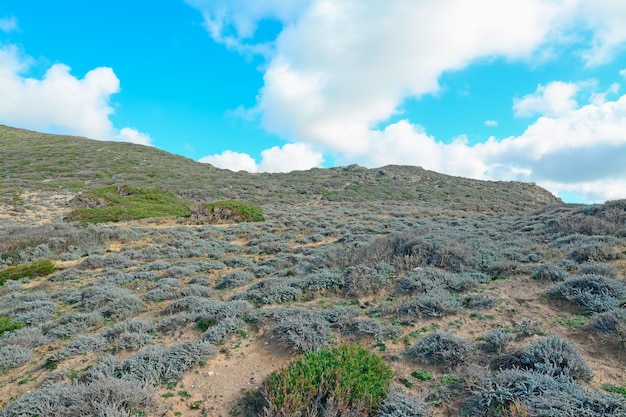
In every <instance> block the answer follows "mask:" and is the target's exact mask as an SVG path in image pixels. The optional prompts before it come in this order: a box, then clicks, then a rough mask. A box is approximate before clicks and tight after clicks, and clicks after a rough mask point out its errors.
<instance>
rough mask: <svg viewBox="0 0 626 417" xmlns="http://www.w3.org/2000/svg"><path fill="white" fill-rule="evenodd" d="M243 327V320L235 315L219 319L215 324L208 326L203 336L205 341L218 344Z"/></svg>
mask: <svg viewBox="0 0 626 417" xmlns="http://www.w3.org/2000/svg"><path fill="white" fill-rule="evenodd" d="M244 328H245V323H244V321H243V320H241V319H238V318H235V317H228V318H225V319H224V320H222V321H220V322H219V323H218V324H216V325H215V326H212V327H209V328H208V329H207V330H206V332H205V333H204V336H203V338H204V340H206V341H207V342H210V343H213V344H214V345H219V344H222V343H224V342H226V341H227V340H228V339H229V338H230V337H232V336H233V335H235V334H238V333H240V332H241V330H243V329H244Z"/></svg>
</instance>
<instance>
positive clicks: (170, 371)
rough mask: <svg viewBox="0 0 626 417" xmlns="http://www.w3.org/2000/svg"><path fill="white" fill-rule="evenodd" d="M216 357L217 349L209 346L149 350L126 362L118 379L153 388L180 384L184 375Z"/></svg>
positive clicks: (182, 345)
mask: <svg viewBox="0 0 626 417" xmlns="http://www.w3.org/2000/svg"><path fill="white" fill-rule="evenodd" d="M214 353H215V350H214V348H213V346H212V345H211V344H210V343H207V342H197V341H192V342H184V343H180V344H178V345H174V346H172V347H171V348H165V347H162V346H148V347H146V348H144V349H142V350H140V351H139V352H137V353H136V354H134V355H133V356H131V357H129V358H128V359H126V360H125V361H124V362H123V363H122V364H121V365H120V367H119V369H118V370H117V375H118V377H120V378H123V379H138V380H140V381H146V382H148V383H151V384H161V383H170V382H177V381H178V380H179V379H180V378H181V377H182V374H183V372H185V371H186V370H188V369H190V368H192V367H193V366H195V365H197V364H198V363H199V362H200V361H202V360H205V359H207V358H208V357H210V356H212V355H213V354H214Z"/></svg>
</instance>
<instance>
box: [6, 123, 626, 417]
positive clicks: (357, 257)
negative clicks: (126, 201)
mask: <svg viewBox="0 0 626 417" xmlns="http://www.w3.org/2000/svg"><path fill="white" fill-rule="evenodd" d="M0 132H2V135H3V136H0V146H2V148H1V149H0V155H2V156H1V157H0V162H2V165H1V166H0V172H1V176H2V178H0V185H2V186H3V187H4V190H3V192H5V193H4V195H5V198H4V199H3V200H2V201H0V214H2V210H3V206H4V205H7V204H10V205H11V207H12V211H11V210H5V214H3V216H4V217H0V218H2V219H3V221H2V222H0V276H4V277H5V279H4V280H2V281H3V283H2V285H0V417H9V416H11V417H12V416H34V415H40V416H43V415H46V416H63V417H68V416H69V417H72V416H98V415H162V416H172V415H185V416H194V417H195V416H206V415H211V416H226V415H234V416H246V415H259V416H265V417H269V416H271V415H295V414H291V410H296V409H297V410H303V411H304V410H318V411H319V410H321V408H325V411H326V415H354V416H362V415H363V416H365V415H369V416H372V417H373V416H377V417H389V416H428V415H431V413H432V414H433V415H435V416H437V417H439V416H441V417H443V416H450V415H472V416H524V415H527V416H543V415H552V416H559V417H561V416H562V417H565V416H571V415H586V416H597V417H600V416H623V415H626V398H624V393H625V392H626V386H624V380H623V375H624V374H625V373H626V351H625V350H624V346H625V344H626V324H625V323H626V313H625V308H624V307H625V306H626V279H625V278H626V200H620V201H614V202H607V203H606V204H603V205H594V206H577V205H566V204H547V203H554V201H555V199H554V197H552V196H551V195H550V194H549V193H547V192H545V191H544V190H541V189H540V188H538V187H535V186H532V185H528V184H519V183H497V182H482V181H472V180H465V179H462V178H454V177H449V176H445V175H440V174H436V173H432V172H429V171H425V170H422V169H419V168H409V167H395V166H392V167H384V168H380V169H374V170H367V169H364V168H361V167H357V166H350V167H344V168H334V169H323V170H322V169H314V170H310V171H305V172H296V173H291V174H263V175H259V174H256V175H252V174H246V173H232V172H229V171H224V170H218V169H215V168H213V167H211V166H208V165H202V164H198V163H195V162H193V161H190V160H187V159H185V158H181V157H177V156H173V155H170V154H167V153H165V152H161V151H158V150H156V149H152V148H146V147H141V146H137V145H129V144H120V143H105V142H96V141H89V140H86V139H80V138H68V137H58V136H50V138H51V140H52V143H54V141H55V140H56V141H58V142H56V145H57V146H56V147H54V146H50V145H49V144H47V142H46V140H45V138H46V136H44V135H41V134H37V133H33V132H27V131H21V130H16V129H10V128H2V130H0ZM20 135H22V139H23V138H28V137H29V135H32V136H33V137H35V138H39V139H33V140H32V141H31V140H25V141H23V142H20ZM9 137H10V138H9ZM68 143H70V144H72V145H71V146H69V147H68ZM46 147H47V148H46ZM98 147H101V148H102V150H101V151H100V155H101V156H100V157H98V156H97V154H96V150H97V149H100V148H98ZM41 148H46V149H47V151H43V150H42V149H41ZM121 150H124V151H121ZM5 151H6V152H5ZM5 155H6V156H5ZM25 155H27V157H24V156H25ZM68 155H73V156H72V157H69V156H68ZM102 155H104V156H102ZM35 156H37V157H35ZM148 156H150V157H152V156H154V158H155V159H154V160H153V159H151V158H148ZM37 158H39V159H37ZM82 158H84V161H83V160H82ZM115 158H117V159H115ZM142 158H146V160H145V161H144V160H143V159H142ZM132 161H134V162H132ZM154 161H157V165H160V166H156V165H155V162H154ZM31 163H33V164H34V165H29V164H31ZM133 163H134V165H133ZM140 164H144V165H140ZM35 166H36V167H37V171H36V172H38V173H39V174H33V172H35V171H34V169H33V167H35ZM59 166H62V167H64V168H63V170H59ZM138 166H139V167H138ZM29 167H30V168H29ZM147 167H153V168H154V170H152V169H146V168H147ZM176 169H178V171H176ZM73 170H76V172H73ZM169 170H172V171H169ZM102 173H106V175H102ZM96 174H98V175H96ZM33 175H39V177H37V176H33ZM207 178H208V179H207ZM202 181H205V182H202ZM216 184H217V185H216ZM107 185H116V186H117V185H119V186H120V188H116V190H118V191H122V194H126V192H124V191H125V188H124V185H130V186H141V187H151V188H155V189H159V188H160V189H167V190H170V191H173V192H174V193H175V194H177V195H179V196H183V197H184V198H186V199H189V200H193V201H196V202H206V203H213V202H215V200H216V199H218V198H234V199H237V200H241V199H243V200H247V201H251V202H256V203H259V204H260V205H261V207H262V208H263V217H264V219H265V221H264V222H255V223H249V222H243V223H237V224H231V225H219V226H215V225H210V224H204V223H203V222H192V221H190V222H180V221H176V220H174V221H173V220H167V219H166V220H130V221H120V222H111V223H108V222H103V223H99V224H95V225H94V224H89V225H85V224H82V223H79V222H69V223H68V222H64V221H62V217H63V216H61V215H57V216H50V217H49V218H48V219H43V220H41V221H39V222H37V223H28V222H22V221H21V220H22V219H21V217H27V216H29V215H31V214H33V213H35V212H36V210H35V209H34V208H32V207H29V206H36V205H37V204H40V203H38V202H37V201H35V200H34V199H33V197H32V195H36V196H38V195H43V194H47V193H53V192H58V190H63V193H64V198H66V197H67V198H70V197H71V196H70V195H71V194H74V195H75V194H77V192H78V191H81V190H82V189H84V188H86V189H91V190H93V189H94V188H96V187H101V186H107ZM229 187H230V188H229ZM283 187H284V188H283ZM420 193H422V195H421V196H420ZM65 194H67V195H65ZM20 196H23V197H20ZM333 199H337V200H343V199H345V200H347V201H348V202H349V203H346V202H344V201H333ZM42 201H49V200H45V199H43V200H42ZM37 207H41V206H37ZM54 207H58V209H61V207H62V206H61V205H59V206H54ZM531 208H532V210H531ZM55 209H56V208H55ZM64 210H69V208H67V207H65V208H64ZM6 213H9V214H8V215H7V214H6ZM11 216H13V217H11ZM18 218H19V220H20V221H17V220H18ZM13 220H15V221H13ZM32 224H36V226H32ZM41 265H43V266H44V267H45V268H40V266H41ZM35 270H37V271H40V272H38V273H31V271H35ZM353 343H357V344H358V345H359V347H353V348H346V346H353ZM341 352H344V353H341ZM368 352H369V353H370V354H371V356H370V355H369V354H368ZM301 353H304V354H305V355H304V356H300V354H301ZM318 353H319V354H318ZM299 357H300V358H304V359H303V360H298V359H297V358H299ZM361 358H365V359H367V360H368V361H370V363H378V364H379V365H381V366H380V367H379V368H377V369H380V370H381V372H379V373H380V374H381V375H382V374H383V373H384V376H385V378H375V377H371V375H369V374H368V373H364V372H358V373H356V376H355V378H353V379H352V380H351V381H348V382H355V383H356V384H358V386H359V387H360V389H361V388H362V389H363V390H364V391H363V392H361V393H360V394H362V395H361V397H360V399H359V398H358V397H356V396H355V395H350V393H351V391H350V389H349V388H346V386H345V384H343V381H342V383H334V382H333V381H330V380H326V383H325V384H318V385H319V386H320V387H321V388H323V389H321V390H319V391H318V392H314V393H313V394H312V393H311V391H310V390H309V388H308V387H307V384H306V383H305V384H304V385H303V387H302V388H301V391H297V392H289V395H288V398H285V396H284V395H283V394H285V391H284V390H283V389H281V387H283V386H285V385H287V386H292V385H293V384H291V383H290V381H292V380H293V379H292V378H297V379H298V380H302V381H304V382H306V381H307V380H309V378H310V377H314V378H321V376H320V375H331V374H332V372H330V371H329V372H328V373H326V372H325V371H324V369H325V367H327V366H330V367H333V371H335V372H338V373H340V372H341V369H342V366H344V367H345V366H347V367H350V368H352V367H353V365H352V364H354V363H357V362H358V361H360V360H361ZM379 358H380V359H382V361H384V364H381V363H380V362H379ZM357 359H358V361H357ZM371 368H372V367H370V371H371ZM387 369H390V370H391V371H392V373H393V374H390V373H389V372H387ZM275 371H276V372H275ZM320 371H321V372H320ZM357 377H358V378H357ZM361 377H365V378H366V379H367V383H366V384H362V383H361V380H360V379H359V378H361ZM387 377H389V378H391V380H389V379H387ZM308 385H309V386H310V384H308ZM272 388H277V389H274V390H273V391H272ZM388 389H389V390H388ZM247 391H249V393H248V394H246V392H247ZM374 394H375V396H374ZM367 398H372V399H373V398H377V401H376V402H375V404H368V403H367V402H364V401H361V400H364V399H367ZM283 399H286V400H288V401H286V402H285V401H283ZM355 400H356V401H355ZM378 400H380V401H378ZM301 402H308V403H307V404H300V403H301ZM287 405H288V406H289V407H292V408H286V406H287ZM263 408H266V411H263ZM364 408H367V411H364ZM333 413H334V414H333ZM318 415H320V416H322V415H323V414H322V411H319V414H318Z"/></svg>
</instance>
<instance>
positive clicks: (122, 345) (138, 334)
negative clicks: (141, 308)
mask: <svg viewBox="0 0 626 417" xmlns="http://www.w3.org/2000/svg"><path fill="white" fill-rule="evenodd" d="M154 329H155V326H154V323H153V322H152V320H137V319H128V320H124V321H122V322H120V323H117V324H115V325H113V326H112V327H110V328H108V329H106V330H105V331H103V332H102V333H101V334H102V336H103V337H105V338H106V340H107V341H108V342H109V343H111V344H112V345H113V347H114V349H115V350H116V351H119V350H136V349H139V348H141V347H143V346H145V345H147V344H150V343H152V336H151V335H150V334H149V333H150V332H152V331H154Z"/></svg>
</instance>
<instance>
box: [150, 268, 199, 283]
mask: <svg viewBox="0 0 626 417" xmlns="http://www.w3.org/2000/svg"><path fill="white" fill-rule="evenodd" d="M195 273H196V268H194V267H192V266H178V265H174V266H170V267H169V268H167V269H166V270H165V271H163V274H162V275H161V278H162V279H165V278H175V279H182V278H185V277H188V276H190V275H193V274H195ZM159 281H161V280H159ZM178 284H179V285H180V282H179V283H178Z"/></svg>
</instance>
